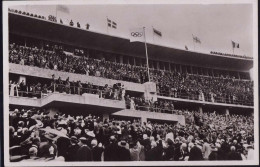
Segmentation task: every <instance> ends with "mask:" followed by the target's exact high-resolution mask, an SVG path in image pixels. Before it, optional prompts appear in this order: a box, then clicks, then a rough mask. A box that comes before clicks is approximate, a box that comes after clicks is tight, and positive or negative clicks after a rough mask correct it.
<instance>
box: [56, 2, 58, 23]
mask: <svg viewBox="0 0 260 167" xmlns="http://www.w3.org/2000/svg"><path fill="white" fill-rule="evenodd" d="M56 19H57V20H58V18H57V5H56Z"/></svg>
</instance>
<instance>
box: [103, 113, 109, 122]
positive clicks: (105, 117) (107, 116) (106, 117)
mask: <svg viewBox="0 0 260 167" xmlns="http://www.w3.org/2000/svg"><path fill="white" fill-rule="evenodd" d="M105 119H107V120H108V119H109V114H107V113H105V114H103V121H104V120H105Z"/></svg>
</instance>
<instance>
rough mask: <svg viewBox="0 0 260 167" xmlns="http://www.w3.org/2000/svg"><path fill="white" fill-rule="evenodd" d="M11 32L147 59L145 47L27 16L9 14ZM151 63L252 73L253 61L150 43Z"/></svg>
mask: <svg viewBox="0 0 260 167" xmlns="http://www.w3.org/2000/svg"><path fill="white" fill-rule="evenodd" d="M9 31H10V33H12V34H17V35H22V36H25V37H32V38H38V39H43V40H47V41H53V42H58V43H63V44H67V45H72V46H77V47H82V48H92V49H97V50H103V51H107V52H111V53H119V54H123V55H130V56H131V55H132V56H136V57H142V58H145V48H144V44H143V43H141V42H132V43H130V41H129V39H127V38H122V37H116V36H110V35H107V34H101V33H97V32H93V31H89V30H84V29H83V28H77V27H71V26H67V25H63V24H59V23H55V22H51V21H47V20H43V19H38V18H34V17H30V16H26V15H20V14H14V13H9ZM147 47H148V55H149V59H152V60H160V61H165V62H172V63H176V64H186V65H192V66H201V67H208V68H217V69H223V70H224V69H225V70H234V71H249V69H251V68H252V67H253V60H252V59H247V58H239V57H229V56H220V55H213V54H207V53H200V52H194V51H187V50H182V49H177V48H170V47H166V46H159V45H154V44H150V43H148V45H147Z"/></svg>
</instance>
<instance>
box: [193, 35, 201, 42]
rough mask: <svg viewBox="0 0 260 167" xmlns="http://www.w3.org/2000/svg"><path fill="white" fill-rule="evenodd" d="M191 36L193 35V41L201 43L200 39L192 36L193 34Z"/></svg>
mask: <svg viewBox="0 0 260 167" xmlns="http://www.w3.org/2000/svg"><path fill="white" fill-rule="evenodd" d="M192 37H193V41H194V42H196V43H199V44H201V41H200V39H199V38H198V37H196V36H193V35H192Z"/></svg>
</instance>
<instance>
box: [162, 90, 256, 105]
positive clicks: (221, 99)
mask: <svg viewBox="0 0 260 167" xmlns="http://www.w3.org/2000/svg"><path fill="white" fill-rule="evenodd" d="M157 95H159V96H165V97H173V98H179V99H188V100H196V101H205V102H212V103H225V104H235V105H245V106H254V103H253V102H249V101H242V100H236V99H232V98H224V97H208V96H205V95H204V97H203V96H202V95H196V94H191V95H187V94H186V93H185V94H184V93H180V92H172V93H171V92H168V93H166V91H161V92H157Z"/></svg>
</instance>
